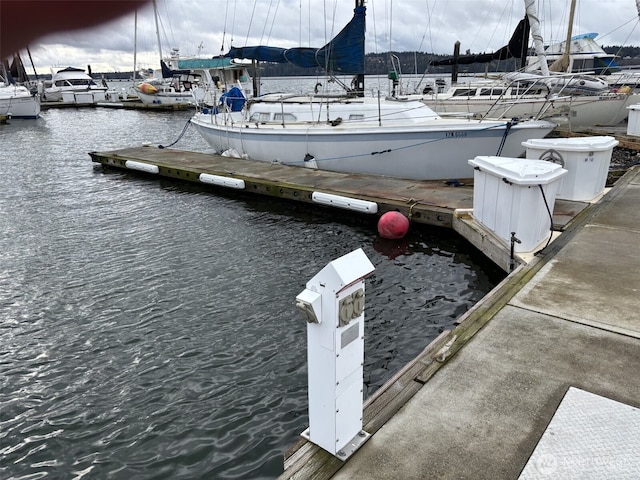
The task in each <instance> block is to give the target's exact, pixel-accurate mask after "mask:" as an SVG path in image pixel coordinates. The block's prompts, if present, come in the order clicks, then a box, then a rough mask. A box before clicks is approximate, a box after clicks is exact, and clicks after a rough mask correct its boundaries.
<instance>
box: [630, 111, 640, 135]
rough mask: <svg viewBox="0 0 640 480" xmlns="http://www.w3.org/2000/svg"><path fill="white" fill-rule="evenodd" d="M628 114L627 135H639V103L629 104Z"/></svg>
mask: <svg viewBox="0 0 640 480" xmlns="http://www.w3.org/2000/svg"><path fill="white" fill-rule="evenodd" d="M627 108H628V109H629V116H628V117H627V135H632V136H634V137H640V104H637V105H629V106H628V107H627Z"/></svg>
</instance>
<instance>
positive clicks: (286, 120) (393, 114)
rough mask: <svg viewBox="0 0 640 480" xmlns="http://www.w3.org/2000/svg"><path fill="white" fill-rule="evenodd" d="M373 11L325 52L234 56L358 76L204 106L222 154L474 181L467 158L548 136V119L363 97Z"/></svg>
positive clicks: (248, 50) (204, 126)
mask: <svg viewBox="0 0 640 480" xmlns="http://www.w3.org/2000/svg"><path fill="white" fill-rule="evenodd" d="M365 12H366V9H365V6H364V1H363V0H356V7H355V9H354V15H353V18H352V19H351V21H350V22H349V23H348V24H347V25H346V26H345V27H344V28H343V29H342V31H341V32H340V33H339V34H338V35H337V36H336V37H335V38H334V39H333V40H331V41H330V42H329V43H328V44H327V45H325V46H324V47H322V48H320V49H314V48H292V49H281V48H275V47H268V46H256V47H243V48H232V49H231V50H230V51H229V53H228V56H230V57H233V58H244V59H251V60H255V61H272V62H290V63H294V64H296V65H299V66H307V67H313V66H315V67H322V68H323V69H324V70H325V71H326V72H327V73H328V74H331V73H339V74H344V75H355V76H354V79H353V82H352V85H351V88H350V89H349V91H348V92H347V94H346V95H343V96H328V95H316V94H310V95H282V94H269V95H263V96H260V97H258V98H253V99H251V100H249V101H247V102H243V101H242V99H238V98H235V99H229V98H227V99H225V102H224V103H223V104H222V105H220V106H218V107H217V108H215V109H209V108H201V109H199V110H197V111H196V114H195V115H194V116H193V117H192V119H191V123H192V124H193V125H194V126H195V127H196V129H197V130H198V132H199V133H200V134H201V135H202V137H203V138H204V139H205V140H206V141H207V142H208V143H209V144H210V145H211V146H212V147H213V148H214V149H215V150H216V151H219V152H223V151H226V152H227V154H228V155H237V156H242V157H246V158H249V159H252V160H256V161H263V162H271V163H274V162H277V163H282V164H287V165H297V166H304V167H308V168H314V169H316V168H317V169H324V170H332V171H339V172H352V173H367V174H375V175H386V176H392V177H401V178H409V179H416V180H434V179H452V178H470V177H472V176H473V170H472V168H471V167H470V166H469V164H468V159H470V158H475V156H477V155H505V156H514V157H517V156H519V155H521V154H523V153H524V150H523V148H524V147H522V142H523V141H525V140H526V139H532V138H543V137H545V136H546V135H547V134H548V133H550V132H551V131H552V130H553V128H555V124H554V123H551V122H547V121H522V122H520V121H511V120H505V121H502V120H495V121H487V120H485V121H479V120H473V119H461V118H444V117H441V116H440V115H438V114H436V113H435V112H434V111H433V110H432V109H431V108H429V107H428V106H427V105H425V104H424V103H423V102H421V101H416V100H403V99H397V98H395V99H394V98H381V97H380V96H378V97H377V98H376V97H364V30H365ZM226 100H232V101H231V102H227V101H226ZM238 100H241V101H238Z"/></svg>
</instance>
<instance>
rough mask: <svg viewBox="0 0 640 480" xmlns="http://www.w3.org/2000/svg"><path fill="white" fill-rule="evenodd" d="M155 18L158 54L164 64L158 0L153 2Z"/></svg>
mask: <svg viewBox="0 0 640 480" xmlns="http://www.w3.org/2000/svg"><path fill="white" fill-rule="evenodd" d="M153 16H154V17H155V19H156V36H157V37H158V53H159V54H160V61H161V62H162V45H160V29H159V28H158V7H157V5H156V0H153Z"/></svg>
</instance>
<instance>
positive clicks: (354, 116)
mask: <svg viewBox="0 0 640 480" xmlns="http://www.w3.org/2000/svg"><path fill="white" fill-rule="evenodd" d="M349 120H364V114H363V113H351V114H349Z"/></svg>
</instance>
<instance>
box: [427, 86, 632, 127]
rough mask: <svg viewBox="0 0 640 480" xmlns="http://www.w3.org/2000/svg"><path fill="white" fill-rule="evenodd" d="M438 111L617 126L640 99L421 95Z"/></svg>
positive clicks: (490, 116)
mask: <svg viewBox="0 0 640 480" xmlns="http://www.w3.org/2000/svg"><path fill="white" fill-rule="evenodd" d="M422 98H423V100H422V101H423V102H424V103H425V104H426V105H428V106H429V107H431V108H432V109H433V110H435V111H436V112H438V113H449V114H452V113H460V114H464V113H469V114H475V115H478V116H485V115H486V116H488V117H489V118H513V117H517V118H520V119H527V118H542V119H552V120H556V119H563V123H569V124H570V125H571V126H572V127H589V126H616V125H618V124H619V123H620V122H622V121H623V120H625V119H626V118H627V116H628V110H627V107H628V106H630V105H634V104H636V103H638V102H640V95H638V94H632V95H629V94H615V93H611V94H605V95H580V96H563V97H558V98H556V99H554V100H547V99H545V98H521V99H512V100H510V99H502V100H498V99H486V98H481V97H480V96H469V97H445V96H435V95H434V96H433V97H432V98H427V97H422Z"/></svg>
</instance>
